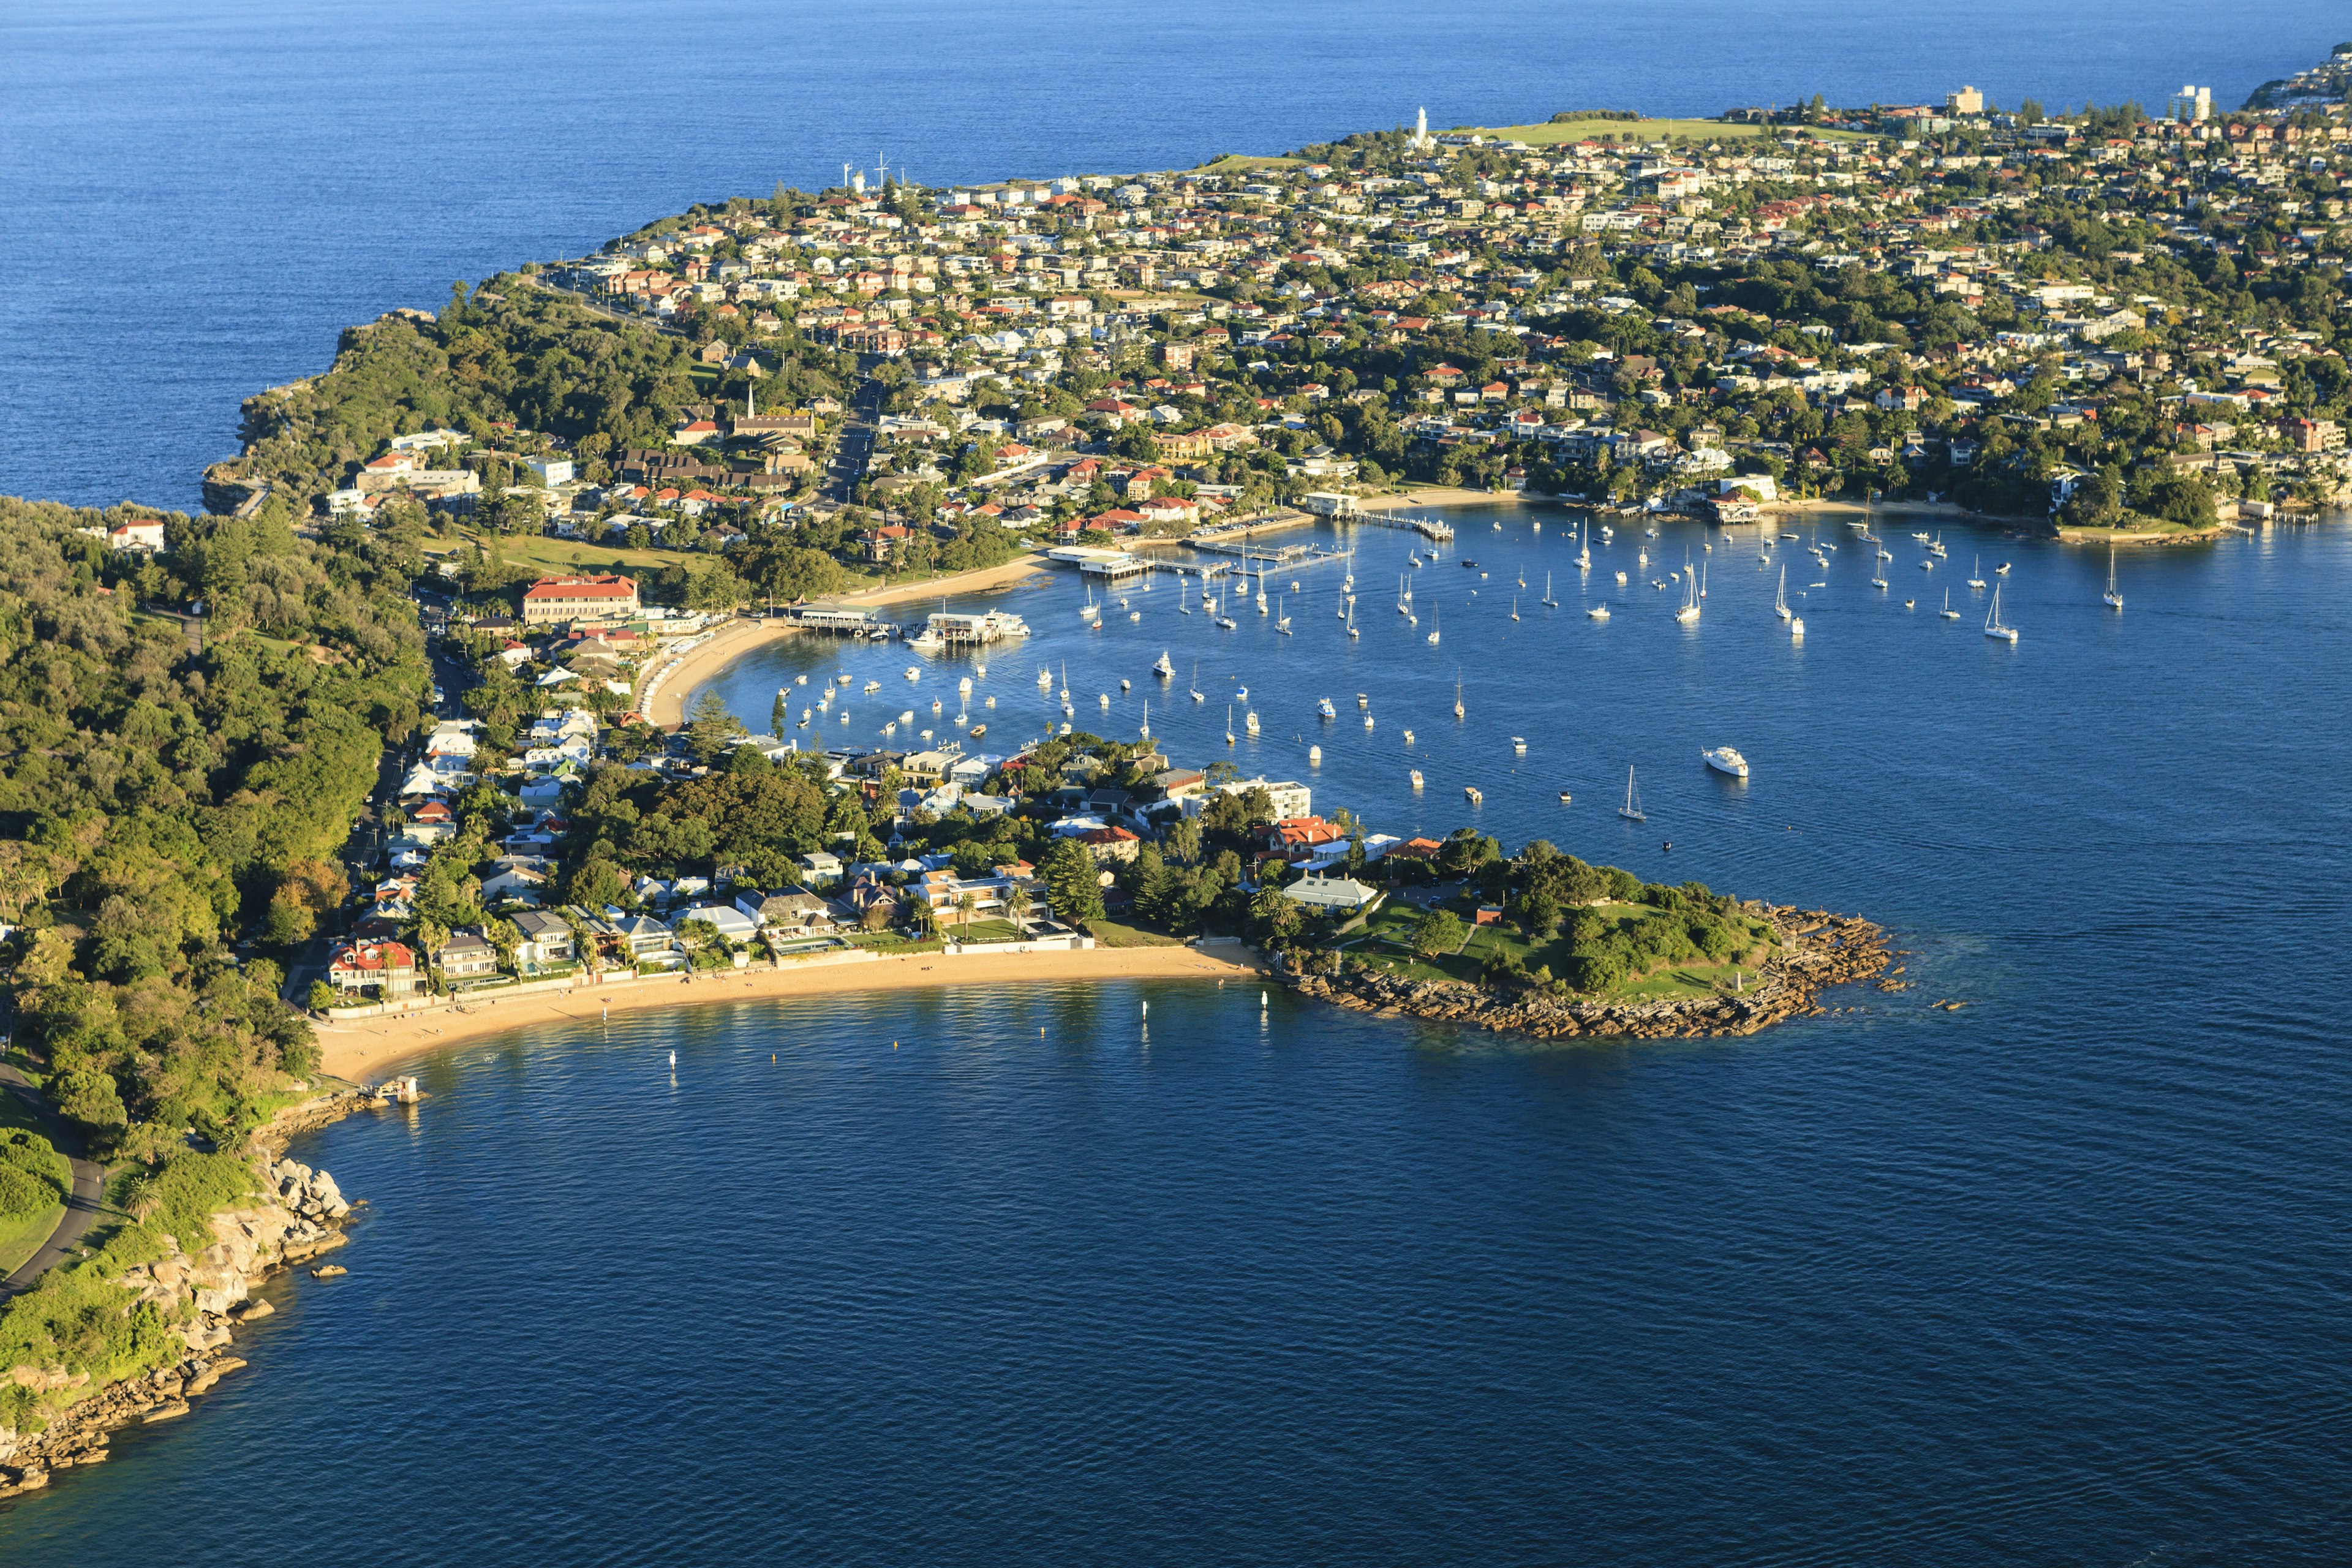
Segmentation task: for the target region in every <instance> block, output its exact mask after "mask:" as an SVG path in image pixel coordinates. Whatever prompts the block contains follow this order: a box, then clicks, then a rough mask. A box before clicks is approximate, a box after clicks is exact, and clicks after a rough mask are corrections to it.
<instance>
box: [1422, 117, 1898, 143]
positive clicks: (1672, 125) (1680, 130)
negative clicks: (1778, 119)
mask: <svg viewBox="0 0 2352 1568" xmlns="http://www.w3.org/2000/svg"><path fill="white" fill-rule="evenodd" d="M1461 129H1463V130H1467V131H1475V132H1477V133H1478V134H1479V135H1481V136H1501V137H1505V138H1507V139H1508V140H1510V141H1513V142H1527V143H1528V145H1529V146H1531V147H1549V146H1553V145H1556V144H1557V143H1559V142H1581V141H1583V140H1584V139H1585V138H1586V137H1588V136H1590V137H1594V138H1599V137H1602V136H1612V137H1621V138H1622V137H1626V136H1631V137H1633V139H1634V140H1635V141H1636V142H1663V141H1664V140H1665V139H1666V138H1667V137H1669V136H1687V137H1690V138H1691V139H1692V140H1694V141H1698V142H1743V141H1748V140H1751V139H1753V138H1755V137H1759V136H1764V135H1767V134H1771V135H1780V134H1785V133H1787V132H1790V131H1791V130H1793V129H1795V128H1794V127H1791V126H1787V125H1745V124H1737V123H1733V124H1727V123H1726V122H1724V121H1720V120H1564V121H1559V123H1558V124H1551V123H1546V124H1542V125H1501V126H1488V125H1472V126H1465V127H1462V128H1461ZM1803 134H1805V135H1808V136H1819V137H1822V138H1823V139H1824V140H1827V141H1832V142H1859V141H1862V140H1863V139H1864V138H1863V137H1862V135H1861V133H1860V132H1853V131H1822V130H1814V129H1811V128H1807V129H1806V130H1805V131H1804V132H1803Z"/></svg>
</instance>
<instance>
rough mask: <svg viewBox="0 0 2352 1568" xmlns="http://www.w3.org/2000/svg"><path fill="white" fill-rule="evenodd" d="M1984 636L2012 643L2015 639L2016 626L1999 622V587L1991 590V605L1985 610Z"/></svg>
mask: <svg viewBox="0 0 2352 1568" xmlns="http://www.w3.org/2000/svg"><path fill="white" fill-rule="evenodd" d="M1985 636H1987V637H1992V638H1994V639H1996V640H1998V641H2000V642H2006V643H2013V642H2015V641H2016V640H2017V628H2016V627H2015V626H2002V625H2001V624H2000V589H1999V588H1995V589H1994V590H1993V591H1992V605H1991V606H1990V608H1989V609H1987V610H1986V611H1985Z"/></svg>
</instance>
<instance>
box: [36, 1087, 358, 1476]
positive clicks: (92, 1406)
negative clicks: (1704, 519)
mask: <svg viewBox="0 0 2352 1568" xmlns="http://www.w3.org/2000/svg"><path fill="white" fill-rule="evenodd" d="M370 1103H373V1101H372V1100H368V1099H367V1097H365V1096H362V1095H358V1094H337V1095H331V1096H328V1097H325V1098H323V1099H320V1100H311V1101H309V1102H307V1103H305V1104H303V1105H299V1106H296V1107H293V1108H291V1109H290V1110H288V1111H285V1112H282V1113H281V1114H280V1115H279V1116H278V1118H277V1119H276V1120H274V1121H271V1122H270V1124H269V1125H268V1126H267V1127H265V1128H263V1129H262V1130H261V1131H259V1132H257V1134H256V1135H255V1138H254V1143H253V1150H254V1163H255V1166H256V1170H257V1175H258V1176H259V1177H260V1179H261V1183H262V1186H263V1191H264V1194H266V1195H265V1196H264V1197H263V1199H262V1201H261V1202H259V1203H256V1204H250V1205H247V1206H244V1207H240V1208H235V1209H227V1210H223V1211H220V1212H216V1213H215V1214H213V1215H209V1216H207V1224H208V1226H209V1227H210V1230H211V1234H210V1236H209V1237H193V1238H188V1237H166V1238H165V1243H164V1247H163V1257H161V1258H155V1259H153V1260H152V1261H150V1262H146V1263H142V1264H138V1265H135V1266H133V1267H131V1268H127V1269H125V1270H124V1271H123V1272H122V1273H121V1274H120V1275H118V1276H116V1277H115V1279H113V1280H112V1283H114V1284H116V1285H118V1286H120V1287H121V1289H122V1291H123V1293H124V1294H123V1300H122V1310H123V1311H124V1312H126V1313H127V1312H130V1311H132V1310H135V1309H136V1308H138V1307H139V1306H141V1305H142V1304H150V1303H152V1305H153V1306H154V1307H155V1308H156V1309H157V1310H159V1311H160V1312H161V1314H162V1315H163V1318H164V1319H165V1320H166V1321H168V1322H169V1323H170V1325H171V1327H170V1328H169V1330H168V1332H169V1333H170V1335H171V1336H172V1339H173V1341H174V1342H176V1346H177V1347H184V1351H185V1353H184V1354H182V1355H179V1356H177V1357H176V1358H175V1359H173V1361H171V1362H169V1363H167V1364H165V1365H163V1366H160V1367H157V1368H155V1369H154V1370H152V1371H150V1372H147V1373H142V1374H140V1375H137V1376H134V1377H129V1378H124V1379H122V1380H121V1381H120V1382H116V1383H111V1384H106V1385H105V1386H103V1387H101V1388H99V1389H97V1390H96V1391H95V1392H93V1393H89V1394H82V1395H79V1397H75V1398H74V1399H73V1400H72V1403H70V1404H68V1405H65V1406H64V1407H63V1408H62V1409H60V1410H58V1412H57V1413H56V1414H55V1415H52V1416H51V1417H50V1419H49V1422H48V1425H47V1426H45V1427H43V1428H42V1429H40V1430H38V1431H22V1432H20V1431H18V1430H16V1429H15V1428H13V1427H9V1426H0V1498H5V1497H10V1496H14V1495H16V1494H17V1493H20V1492H28V1491H35V1490H37V1489H40V1488H43V1487H46V1486H47V1485H48V1484H49V1481H50V1479H51V1477H52V1475H53V1474H54V1473H55V1472H56V1471H58V1470H61V1469H68V1468H72V1467H73V1466H76V1465H94V1464H99V1463H101V1462H103V1461H104V1460H105V1458H106V1457H107V1451H108V1444H109V1442H110V1436H109V1435H110V1433H111V1432H113V1431H114V1430H115V1429H117V1428H119V1427H122V1426H133V1425H153V1424H155V1423H157V1422H163V1421H171V1420H175V1419H177V1418H178V1417H180V1416H183V1415H186V1414H187V1413H188V1409H189V1405H188V1402H189V1401H190V1400H192V1399H194V1398H197V1397H199V1396H201V1395H202V1394H206V1393H208V1392H210V1391H211V1389H212V1387H213V1385H214V1384H216V1383H218V1382H219V1381H220V1379H221V1378H223V1377H225V1376H226V1375H227V1374H228V1373H232V1372H234V1371H236V1369H237V1368H239V1367H241V1366H243V1365H245V1364H246V1363H245V1361H244V1358H242V1357H240V1356H238V1355H236V1353H234V1350H233V1345H234V1341H235V1332H234V1331H235V1328H236V1326H237V1325H240V1324H244V1323H250V1322H256V1321H259V1320H260V1319H262V1318H266V1317H268V1315H269V1314H270V1312H271V1310H272V1309H271V1307H270V1305H269V1303H268V1301H266V1300H254V1298H253V1289H254V1287H255V1286H257V1285H258V1284H259V1283H261V1282H262V1281H263V1280H264V1279H268V1278H269V1276H271V1275H272V1274H275V1273H278V1272H279V1271H280V1270H282V1269H286V1268H293V1267H294V1266H295V1265H297V1264H301V1263H308V1262H310V1261H311V1260H312V1259H314V1258H319V1257H320V1255H322V1254H324V1253H327V1252H330V1251H332V1250H333V1249H334V1248H336V1247H341V1246H342V1245H343V1242H344V1240H345V1233H344V1230H343V1226H344V1223H345V1222H346V1221H347V1220H348V1219H349V1218H350V1216H351V1214H352V1205H351V1203H350V1201H349V1200H348V1199H346V1198H345V1197H344V1196H343V1194H342V1191H341V1188H340V1187H338V1186H337V1185H336V1184H335V1179H334V1177H332V1176H331V1175H330V1174H328V1173H326V1172H325V1171H321V1170H314V1169H313V1168H311V1167H310V1166H309V1165H305V1164H302V1163H299V1162H298V1161H294V1160H289V1159H286V1158H284V1157H283V1156H282V1155H279V1154H278V1151H279V1150H282V1149H283V1148H284V1146H285V1142H286V1140H287V1139H289V1138H291V1137H293V1136H295V1135H296V1134H298V1133H300V1132H304V1131H310V1130H311V1129H313V1128H316V1127H321V1126H324V1125H326V1124H327V1123H328V1122H330V1121H336V1120H338V1119H340V1118H341V1117H343V1116H346V1115H349V1114H350V1113H351V1112H352V1110H356V1109H358V1108H359V1107H360V1106H361V1105H363V1104H370ZM190 1240H195V1241H199V1242H202V1243H203V1245H201V1246H200V1247H196V1248H195V1249H194V1250H193V1251H191V1250H189V1248H188V1247H187V1245H186V1244H187V1242H188V1241H190ZM0 1377H5V1379H6V1380H7V1381H8V1382H9V1383H12V1384H15V1385H16V1386H17V1387H20V1388H29V1389H32V1390H35V1391H36V1392H39V1393H55V1392H63V1391H73V1390H79V1389H85V1388H88V1387H89V1384H90V1376H89V1373H87V1372H79V1373H68V1372H67V1371H65V1370H64V1369H63V1368H62V1367H56V1366H37V1365H28V1364H19V1365H16V1366H11V1367H8V1368H6V1369H5V1372H0Z"/></svg>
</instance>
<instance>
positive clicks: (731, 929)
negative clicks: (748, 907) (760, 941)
mask: <svg viewBox="0 0 2352 1568" xmlns="http://www.w3.org/2000/svg"><path fill="white" fill-rule="evenodd" d="M691 921H703V922H704V923H706V924H708V925H709V926H710V927H711V928H712V929H713V930H715V931H718V932H719V935H720V936H721V937H723V938H725V939H726V940H727V941H729V942H735V943H742V942H749V941H751V939H752V938H753V937H755V936H757V935H759V933H760V922H759V921H755V920H753V919H752V918H751V916H750V915H747V914H745V913H744V912H743V911H742V910H738V909H731V908H730V907H729V906H727V905H725V904H696V905H694V906H693V907H692V908H690V909H685V910H679V911H678V913H677V919H676V920H674V921H671V922H670V929H671V930H672V931H677V930H680V929H682V928H684V927H685V926H686V925H688V923H689V922H691Z"/></svg>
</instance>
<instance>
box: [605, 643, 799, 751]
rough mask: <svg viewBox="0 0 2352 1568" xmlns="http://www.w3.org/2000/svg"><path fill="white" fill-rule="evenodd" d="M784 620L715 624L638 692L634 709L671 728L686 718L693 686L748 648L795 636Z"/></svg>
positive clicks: (727, 664)
mask: <svg viewBox="0 0 2352 1568" xmlns="http://www.w3.org/2000/svg"><path fill="white" fill-rule="evenodd" d="M799 635H800V634H799V632H798V630H797V629H796V628H795V627H794V626H792V624H791V623H789V622H786V621H766V620H761V621H742V620H739V621H733V622H730V623H729V624H728V625H726V626H721V627H719V630H717V631H716V632H713V633H712V634H711V636H710V640H709V641H708V642H705V643H702V644H700V645H698V647H693V648H690V649H688V651H687V653H686V655H685V656H684V657H683V658H680V659H679V660H678V661H677V663H676V664H675V665H672V666H671V667H670V668H669V670H668V672H667V674H665V675H663V676H662V677H661V679H660V682H659V684H657V685H656V686H655V687H654V689H653V691H652V694H651V695H650V696H647V695H646V694H644V693H642V692H641V693H640V694H639V696H638V699H637V702H638V710H639V711H640V712H642V713H644V714H645V716H646V720H647V721H648V722H651V723H653V724H656V725H658V726H660V727H661V728H662V729H665V730H675V729H677V727H678V726H679V725H680V724H683V723H684V722H686V700H687V697H688V694H690V693H691V692H692V691H693V690H694V689H695V688H696V687H698V686H699V685H701V684H702V683H703V682H704V681H706V680H708V679H710V678H711V677H712V676H714V675H716V674H718V673H719V671H720V670H722V669H724V668H727V667H728V666H729V665H730V664H732V663H734V662H735V661H736V660H737V659H739V658H742V657H743V656H744V655H745V654H747V653H749V652H751V650H752V649H753V648H755V647H765V646H766V645H768V644H769V643H772V642H780V641H782V639H783V638H785V637H797V636H799Z"/></svg>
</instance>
